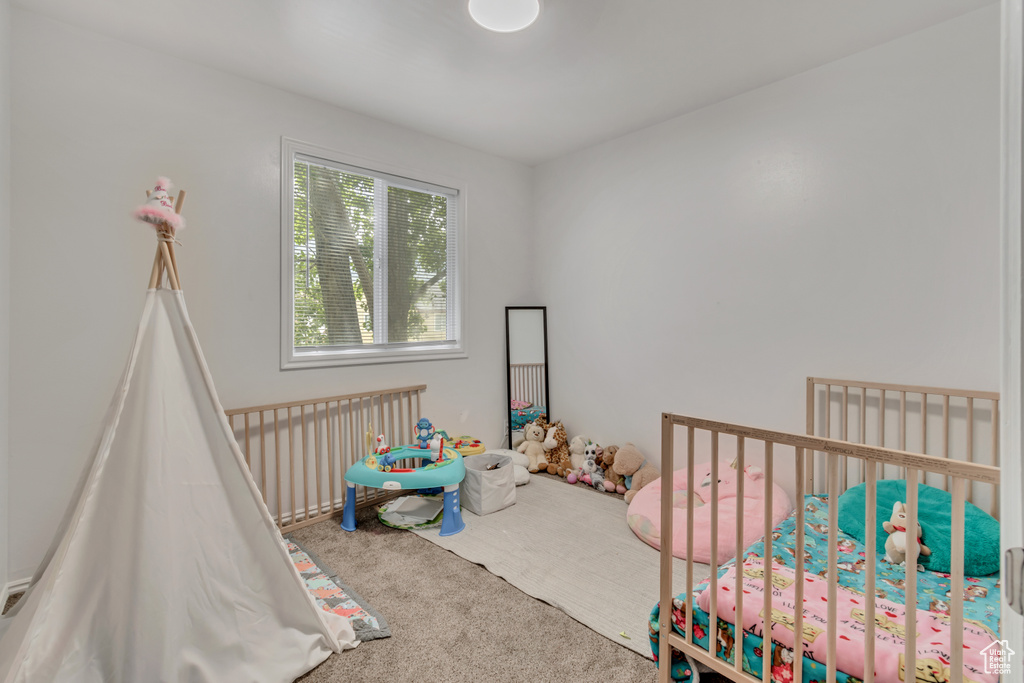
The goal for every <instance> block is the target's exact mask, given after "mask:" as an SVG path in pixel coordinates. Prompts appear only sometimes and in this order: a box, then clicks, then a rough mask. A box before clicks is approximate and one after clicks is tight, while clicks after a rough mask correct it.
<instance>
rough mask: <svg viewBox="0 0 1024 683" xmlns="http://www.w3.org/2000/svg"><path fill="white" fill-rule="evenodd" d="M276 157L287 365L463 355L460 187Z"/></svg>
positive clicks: (295, 155) (301, 156)
mask: <svg viewBox="0 0 1024 683" xmlns="http://www.w3.org/2000/svg"><path fill="white" fill-rule="evenodd" d="M286 143H287V141H286ZM283 152H284V153H286V154H287V155H288V156H287V158H288V159H289V160H290V161H289V162H288V163H289V166H285V167H284V170H285V172H286V175H287V176H288V177H287V183H288V184H290V188H288V189H287V190H286V196H285V199H288V200H290V201H289V202H288V206H290V216H287V217H286V218H285V221H286V225H285V232H286V235H285V238H286V248H287V249H289V250H290V252H291V253H290V254H289V259H288V263H287V264H286V271H287V272H288V277H287V279H288V280H289V281H290V288H289V289H290V291H287V295H288V296H289V298H290V299H291V302H290V303H291V306H289V307H288V309H289V312H290V317H291V319H290V320H288V321H286V324H287V327H288V328H290V332H291V335H290V339H289V340H288V342H287V343H288V346H289V347H290V348H289V349H288V350H289V352H290V353H289V354H286V357H285V367H289V366H290V362H292V361H295V360H299V361H301V360H303V356H307V357H308V356H316V357H317V358H320V359H323V358H325V357H326V356H329V355H330V354H332V353H334V354H339V357H340V356H348V357H352V356H354V355H358V354H363V353H365V354H376V355H378V356H379V355H386V354H388V353H389V352H394V354H395V355H408V354H409V353H415V352H416V351H417V350H420V351H426V352H430V351H431V350H437V349H442V350H445V349H447V350H455V351H459V352H460V353H461V352H462V347H461V340H460V324H461V320H460V318H461V316H460V315H459V312H460V307H459V305H460V302H459V291H460V290H459V287H458V286H457V285H458V278H459V275H460V274H459V273H458V264H459V258H458V257H459V254H458V248H459V239H458V231H459V220H458V213H459V205H460V201H459V199H460V197H459V190H457V189H452V188H449V187H445V186H441V185H435V184H432V183H428V182H425V181H420V180H414V179H410V178H406V177H402V176H399V175H392V174H389V173H384V172H378V171H374V170H370V169H367V168H362V167H358V166H354V165H350V164H348V163H343V162H340V161H335V160H334V159H328V158H321V157H320V156H315V155H310V154H305V153H302V152H289V151H288V148H287V144H286V145H285V149H284V150H283ZM289 190H290V192H289ZM288 194H290V196H288ZM289 235H290V239H289Z"/></svg>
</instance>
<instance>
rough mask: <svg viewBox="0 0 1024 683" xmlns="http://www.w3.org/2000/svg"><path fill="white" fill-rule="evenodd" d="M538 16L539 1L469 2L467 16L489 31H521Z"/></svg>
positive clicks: (479, 0) (480, 0)
mask: <svg viewBox="0 0 1024 683" xmlns="http://www.w3.org/2000/svg"><path fill="white" fill-rule="evenodd" d="M538 14H540V0H469V16H471V17H473V21H475V22H476V23H478V24H480V25H481V26H483V27H484V28H485V29H488V30H489V31H497V32H498V33H512V32H514V31H522V30H523V29H524V28H526V27H527V26H529V25H530V24H532V23H533V22H534V21H535V20H536V19H537V15H538Z"/></svg>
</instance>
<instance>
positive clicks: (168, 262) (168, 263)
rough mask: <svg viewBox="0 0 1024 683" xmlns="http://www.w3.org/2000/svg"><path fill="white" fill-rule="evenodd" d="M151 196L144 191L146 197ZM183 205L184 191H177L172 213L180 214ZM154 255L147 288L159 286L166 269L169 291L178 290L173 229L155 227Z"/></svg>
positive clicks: (162, 226)
mask: <svg viewBox="0 0 1024 683" xmlns="http://www.w3.org/2000/svg"><path fill="white" fill-rule="evenodd" d="M150 194H152V191H151V190H146V197H149V195H150ZM184 203H185V190H179V191H178V197H177V202H176V203H175V205H174V212H175V213H177V214H180V213H181V206H182V204H184ZM156 231H157V240H158V242H157V247H156V255H155V256H154V257H153V270H152V271H151V272H150V275H149V288H150V289H155V288H156V287H157V286H158V285H159V284H160V278H161V275H162V274H163V271H164V269H165V268H166V269H167V279H168V280H170V283H171V289H176V290H180V289H181V284H180V282H181V280H180V278H179V277H178V262H177V259H176V258H175V257H174V229H173V228H172V227H171V226H170V225H168V224H167V223H164V224H163V225H160V226H158V227H157V230H156Z"/></svg>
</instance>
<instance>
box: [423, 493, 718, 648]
mask: <svg viewBox="0 0 1024 683" xmlns="http://www.w3.org/2000/svg"><path fill="white" fill-rule="evenodd" d="M462 518H463V520H464V521H465V523H466V528H465V529H464V530H462V531H461V532H459V533H457V534H455V535H453V536H439V535H438V529H423V530H417V531H414V532H413V533H415V534H417V535H418V536H421V537H423V538H425V539H427V540H428V541H431V542H432V543H436V544H437V545H439V546H441V547H442V548H446V549H447V550H450V551H451V552H453V553H455V554H456V555H459V556H460V557H463V558H465V559H467V560H469V561H470V562H474V563H476V564H479V565H482V566H483V567H485V568H486V569H487V570H488V571H489V572H491V573H492V574H495V575H496V576H500V577H501V578H503V579H505V580H506V581H508V582H509V583H510V584H512V585H513V586H515V587H516V588H518V589H519V590H521V591H523V592H524V593H526V594H527V595H531V596H533V597H535V598H537V599H538V600H543V601H544V602H547V603H549V604H550V605H553V606H554V607H557V608H558V609H560V610H562V611H563V612H565V613H566V614H568V615H569V616H570V617H572V618H573V619H575V620H576V621H578V622H580V623H581V624H583V625H584V626H587V627H589V628H591V629H593V630H594V631H596V632H597V633H600V634H601V635H603V636H605V637H606V638H609V639H611V640H613V641H615V642H617V643H619V644H621V645H623V646H625V647H627V648H629V649H630V650H633V651H634V652H637V653H639V654H641V655H643V656H645V657H647V658H648V659H651V658H652V657H651V646H650V643H649V641H648V633H647V620H648V617H649V616H650V613H651V609H652V608H653V607H654V605H655V603H657V601H658V591H659V577H658V551H657V550H655V549H654V548H652V547H650V546H649V545H647V544H646V543H644V542H643V541H641V540H640V539H639V538H637V537H636V536H635V535H634V534H633V532H632V531H631V530H630V528H629V527H628V526H627V525H626V504H625V503H624V502H623V501H622V499H621V498H617V497H615V496H612V495H607V494H603V493H598V492H597V491H594V490H591V489H588V488H586V487H584V486H581V485H570V484H567V483H565V481H563V480H561V479H556V478H553V477H547V476H536V475H535V476H533V477H531V478H530V483H529V484H526V485H524V486H519V487H517V488H516V504H515V505H513V506H511V507H508V508H505V509H504V510H500V511H499V512H495V513H492V514H490V515H485V516H483V517H478V516H477V515H474V514H473V513H471V512H469V511H467V510H465V509H464V510H463V514H462ZM673 563H674V564H673V584H672V590H673V593H674V594H678V593H682V592H683V591H685V590H686V584H685V580H686V561H685V560H679V559H674V560H673ZM709 573H710V568H709V566H708V565H706V564H696V563H694V565H693V575H694V579H693V583H694V585H696V584H697V583H698V582H699V581H701V580H703V579H705V578H707V577H708V575H709ZM495 612H496V614H500V612H501V609H500V606H498V605H496V606H495ZM623 633H624V634H625V636H623V635H622V634H623Z"/></svg>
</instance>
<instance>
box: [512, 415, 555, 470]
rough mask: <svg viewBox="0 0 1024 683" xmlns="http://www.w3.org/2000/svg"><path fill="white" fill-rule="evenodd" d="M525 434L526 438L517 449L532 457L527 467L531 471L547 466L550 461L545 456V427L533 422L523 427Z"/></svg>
mask: <svg viewBox="0 0 1024 683" xmlns="http://www.w3.org/2000/svg"><path fill="white" fill-rule="evenodd" d="M523 436H525V437H526V440H525V441H523V443H521V444H519V448H517V449H516V450H517V451H519V452H520V453H522V454H523V455H525V456H526V457H527V458H529V459H530V464H529V466H528V467H527V468H526V469H528V470H529V471H530V472H537V471H538V470H542V469H545V468H547V466H548V461H547V458H545V457H544V453H545V451H544V428H543V427H541V426H540V425H539V424H537V423H535V422H531V423H530V424H528V425H526V427H524V428H523Z"/></svg>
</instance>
